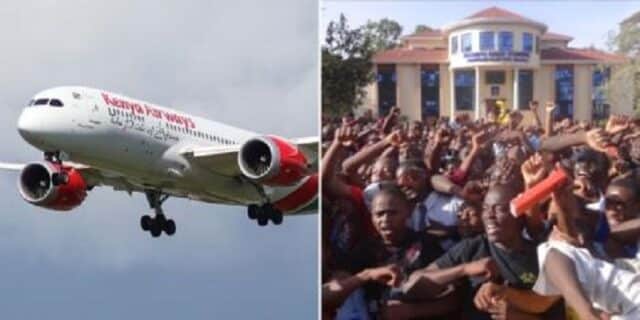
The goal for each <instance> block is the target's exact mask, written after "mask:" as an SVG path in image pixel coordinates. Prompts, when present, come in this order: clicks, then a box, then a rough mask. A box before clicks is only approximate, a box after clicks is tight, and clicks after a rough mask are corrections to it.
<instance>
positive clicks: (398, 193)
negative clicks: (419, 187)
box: [371, 181, 409, 205]
mask: <svg viewBox="0 0 640 320" xmlns="http://www.w3.org/2000/svg"><path fill="white" fill-rule="evenodd" d="M382 195H386V196H392V197H397V198H399V199H400V200H402V202H404V203H406V204H407V205H409V199H407V196H406V195H405V193H404V192H402V189H400V187H398V185H397V184H395V183H394V182H390V181H385V182H380V185H379V189H378V191H377V192H376V193H375V194H374V195H373V197H372V198H371V203H373V202H374V200H375V199H376V198H377V197H380V196H382Z"/></svg>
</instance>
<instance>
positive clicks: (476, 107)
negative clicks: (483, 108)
mask: <svg viewBox="0 0 640 320" xmlns="http://www.w3.org/2000/svg"><path fill="white" fill-rule="evenodd" d="M474 71H475V76H476V81H475V88H474V92H473V93H474V95H475V98H474V106H473V108H474V109H473V110H475V119H476V120H478V119H480V67H478V66H476V67H475V70H474Z"/></svg>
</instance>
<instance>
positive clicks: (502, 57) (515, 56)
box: [464, 51, 529, 62]
mask: <svg viewBox="0 0 640 320" xmlns="http://www.w3.org/2000/svg"><path fill="white" fill-rule="evenodd" d="M464 58H465V59H467V62H529V52H526V51H484V52H465V53H464Z"/></svg>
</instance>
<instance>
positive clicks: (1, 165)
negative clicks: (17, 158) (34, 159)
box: [0, 162, 25, 171]
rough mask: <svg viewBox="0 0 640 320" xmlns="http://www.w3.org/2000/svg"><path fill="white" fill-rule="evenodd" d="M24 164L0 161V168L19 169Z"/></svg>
mask: <svg viewBox="0 0 640 320" xmlns="http://www.w3.org/2000/svg"><path fill="white" fill-rule="evenodd" d="M24 166H25V164H23V163H8V162H0V169H2V170H12V171H20V170H22V168H24Z"/></svg>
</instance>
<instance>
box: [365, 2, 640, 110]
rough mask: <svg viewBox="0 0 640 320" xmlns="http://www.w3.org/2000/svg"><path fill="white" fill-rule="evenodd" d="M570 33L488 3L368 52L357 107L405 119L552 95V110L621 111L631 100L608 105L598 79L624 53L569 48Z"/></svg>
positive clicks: (522, 106) (514, 105)
mask: <svg viewBox="0 0 640 320" xmlns="http://www.w3.org/2000/svg"><path fill="white" fill-rule="evenodd" d="M572 39H573V38H572V37H570V36H566V35H562V34H557V33H553V32H549V31H548V28H547V26H546V25H545V24H543V23H541V22H537V21H534V20H531V19H529V18H526V17H523V16H521V15H519V14H516V13H513V12H510V11H507V10H504V9H501V8H497V7H492V8H488V9H485V10H482V11H480V12H478V13H476V14H473V15H471V16H469V17H467V18H465V19H464V20H462V21H459V22H456V23H453V24H451V25H449V26H446V27H444V28H443V29H441V30H433V31H424V32H419V33H416V34H412V35H408V36H405V37H403V38H402V39H401V41H402V42H401V45H400V46H399V47H397V48H394V49H391V50H386V51H382V52H378V53H377V54H375V55H374V57H373V61H372V62H373V65H374V71H375V74H376V81H375V82H373V83H372V84H371V85H369V86H368V87H367V97H366V99H365V102H364V104H363V106H362V107H363V108H365V109H371V110H372V111H373V112H374V113H377V114H386V112H387V110H388V109H389V108H390V107H392V106H398V107H399V108H400V110H401V112H402V113H403V114H404V115H406V116H407V117H408V118H409V119H412V120H418V119H423V118H425V117H429V116H449V117H453V116H455V115H456V114H458V113H463V112H467V113H471V114H472V115H473V116H474V117H475V118H477V117H480V116H483V115H484V114H485V112H486V110H487V108H491V107H492V106H493V105H495V103H496V102H497V101H503V102H504V103H505V104H506V105H507V106H508V108H510V109H518V110H524V111H523V113H524V114H525V117H526V118H529V119H530V118H531V113H530V112H528V111H527V110H528V109H529V102H530V101H531V100H537V101H539V102H540V103H541V104H544V102H546V101H555V102H556V104H557V105H558V111H557V112H558V115H559V116H563V117H570V118H573V119H576V120H591V119H597V118H604V117H607V116H608V114H609V113H622V114H629V113H631V112H632V106H631V105H632V103H631V102H629V103H628V104H627V103H617V104H616V105H611V106H609V103H608V102H607V101H606V98H605V96H606V95H605V94H604V92H603V90H602V86H603V84H604V82H605V81H606V79H607V78H608V77H609V75H610V73H611V72H612V70H613V69H615V68H616V67H618V66H621V65H622V64H624V63H626V58H625V57H623V56H619V55H616V54H612V53H607V52H604V51H601V50H597V49H594V48H572V47H570V46H569V42H571V40H572Z"/></svg>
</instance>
